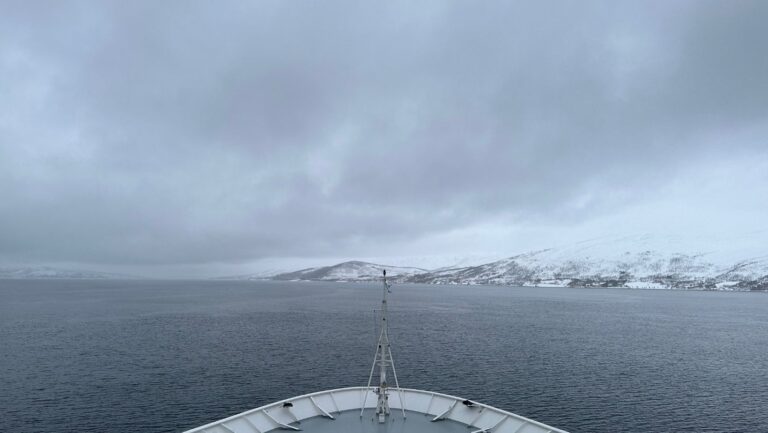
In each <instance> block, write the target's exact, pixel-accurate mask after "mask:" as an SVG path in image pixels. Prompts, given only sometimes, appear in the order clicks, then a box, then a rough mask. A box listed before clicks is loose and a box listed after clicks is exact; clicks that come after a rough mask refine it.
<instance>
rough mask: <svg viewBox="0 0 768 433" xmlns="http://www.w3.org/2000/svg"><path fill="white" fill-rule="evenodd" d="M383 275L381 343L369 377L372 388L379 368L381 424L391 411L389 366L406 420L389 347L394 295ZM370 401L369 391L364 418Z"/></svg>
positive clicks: (378, 404)
mask: <svg viewBox="0 0 768 433" xmlns="http://www.w3.org/2000/svg"><path fill="white" fill-rule="evenodd" d="M382 274H383V278H382V281H383V295H382V298H381V329H380V331H379V341H378V343H377V344H376V354H375V355H374V356H373V365H372V366H371V374H370V375H369V376H368V388H370V387H371V380H372V379H373V372H374V370H375V369H376V366H377V365H378V366H379V387H378V388H376V389H375V390H374V393H375V394H376V395H377V396H378V399H377V402H376V417H378V419H379V423H383V422H385V421H386V419H387V416H388V415H389V413H390V409H389V385H388V384H387V366H392V375H393V376H394V378H395V389H396V390H397V391H398V392H399V395H400V406H401V409H402V411H403V418H405V402H404V400H403V393H402V390H401V389H400V384H399V383H398V381H397V373H396V372H395V360H394V359H392V349H391V348H390V345H389V334H388V323H387V293H392V291H391V290H390V285H389V284H388V283H387V270H386V269H383V270H382ZM367 399H368V391H367V390H366V392H365V398H364V399H363V404H362V408H361V409H360V416H361V417H362V416H363V411H364V410H365V401H366V400H367Z"/></svg>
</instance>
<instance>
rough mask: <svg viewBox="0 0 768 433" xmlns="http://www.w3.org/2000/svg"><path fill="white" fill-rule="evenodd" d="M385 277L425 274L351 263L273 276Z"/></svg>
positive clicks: (277, 277)
mask: <svg viewBox="0 0 768 433" xmlns="http://www.w3.org/2000/svg"><path fill="white" fill-rule="evenodd" d="M384 269H386V270H387V275H388V276H392V277H404V276H408V275H414V274H419V273H423V272H427V271H426V270H425V269H420V268H409V267H397V266H386V265H378V264H375V263H368V262H360V261H351V262H344V263H339V264H337V265H333V266H324V267H320V268H307V269H302V270H300V271H296V272H289V273H285V274H280V275H275V276H274V277H272V278H273V279H275V280H312V281H371V280H377V279H379V278H381V273H382V270H384Z"/></svg>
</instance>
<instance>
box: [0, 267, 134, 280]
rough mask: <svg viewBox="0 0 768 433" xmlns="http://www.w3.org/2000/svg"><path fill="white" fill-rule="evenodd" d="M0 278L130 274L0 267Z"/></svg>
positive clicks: (92, 277) (89, 277)
mask: <svg viewBox="0 0 768 433" xmlns="http://www.w3.org/2000/svg"><path fill="white" fill-rule="evenodd" d="M0 278H8V279H35V278H37V279H87V280H95V279H130V278H136V277H133V276H130V275H123V274H114V273H109V272H95V271H83V270H73V269H61V268H54V267H50V266H17V267H0Z"/></svg>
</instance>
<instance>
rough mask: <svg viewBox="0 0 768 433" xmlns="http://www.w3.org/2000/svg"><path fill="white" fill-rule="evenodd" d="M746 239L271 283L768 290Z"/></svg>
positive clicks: (621, 245)
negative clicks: (385, 279) (385, 281)
mask: <svg viewBox="0 0 768 433" xmlns="http://www.w3.org/2000/svg"><path fill="white" fill-rule="evenodd" d="M746 241H748V242H745V240H743V239H742V240H741V242H733V243H731V244H728V243H726V244H720V245H718V244H717V243H712V242H701V245H699V247H702V246H704V247H709V250H707V249H704V248H698V249H697V248H692V247H690V245H687V248H684V247H686V245H685V244H684V242H682V240H681V239H680V238H676V237H654V236H650V235H642V236H627V237H621V238H598V239H593V240H589V241H584V242H580V243H577V244H573V245H568V246H565V247H558V248H548V249H543V250H536V251H530V252H527V253H523V254H518V255H515V256H512V257H508V258H505V259H502V260H497V261H493V262H490V263H485V264H481V265H476V266H454V267H444V268H439V269H434V270H424V269H420V268H409V267H389V266H385V265H379V264H374V263H366V262H359V261H351V262H343V263H339V264H337V265H333V266H326V267H319V268H308V269H302V270H299V271H295V272H288V273H282V274H278V275H274V276H272V277H271V279H273V280H289V281H296V280H298V281H372V280H376V279H378V278H380V276H381V270H382V269H387V275H388V276H390V277H391V278H392V280H393V281H396V282H401V283H424V284H478V285H489V284H490V285H514V286H551V287H629V288H650V289H705V290H768V254H765V251H764V250H763V248H764V247H763V245H765V244H762V243H761V242H760V239H757V238H754V239H753V238H749V239H746ZM745 245H746V247H745ZM718 247H719V248H718ZM691 250H694V251H691ZM680 251H682V252H680ZM760 253H763V254H760ZM756 254H757V255H756ZM749 255H752V256H751V257H750V256H749ZM745 256H746V257H745Z"/></svg>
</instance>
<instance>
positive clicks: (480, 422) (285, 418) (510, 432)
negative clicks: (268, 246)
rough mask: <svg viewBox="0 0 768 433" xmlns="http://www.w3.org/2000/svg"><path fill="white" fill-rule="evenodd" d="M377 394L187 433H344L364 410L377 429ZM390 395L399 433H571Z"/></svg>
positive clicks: (310, 400) (505, 415) (255, 412)
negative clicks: (456, 431) (443, 427)
mask: <svg viewBox="0 0 768 433" xmlns="http://www.w3.org/2000/svg"><path fill="white" fill-rule="evenodd" d="M374 390H375V388H373V387H370V388H366V387H353V388H340V389H333V390H328V391H320V392H316V393H313V394H306V395H302V396H298V397H293V398H289V399H286V400H282V401H278V402H275V403H271V404H268V405H266V406H262V407H259V408H256V409H251V410H249V411H246V412H243V413H240V414H238V415H235V416H231V417H229V418H225V419H222V420H219V421H216V422H213V423H210V424H206V425H204V426H202V427H198V428H195V429H192V430H188V431H187V432H186V433H203V432H204V433H264V432H268V431H274V430H304V431H321V430H322V431H340V432H343V431H346V430H347V429H346V428H340V429H338V430H337V429H334V424H333V423H334V421H336V418H337V417H338V416H339V414H341V413H347V412H349V411H355V414H354V416H355V417H358V416H359V415H360V412H361V409H366V412H365V414H364V415H363V421H364V422H366V423H375V421H373V420H372V419H371V417H372V415H373V410H374V409H375V408H376V400H377V395H376V394H375V393H374ZM390 391H391V392H390V395H389V404H390V408H391V415H390V417H392V418H395V417H396V418H398V428H397V430H398V431H400V432H409V431H414V432H416V431H423V430H424V426H425V422H428V423H429V426H430V428H429V429H430V430H432V431H440V424H441V421H448V422H450V421H454V422H457V423H460V424H463V425H464V426H467V427H470V428H471V430H469V431H470V432H483V431H485V432H493V433H548V432H549V433H566V432H565V431H564V430H560V429H557V428H554V427H550V426H547V425H545V424H542V423H540V422H537V421H533V420H531V419H528V418H525V417H522V416H520V415H515V414H513V413H510V412H507V411H504V410H501V409H497V408H495V407H491V406H488V405H484V404H482V403H478V402H474V401H473V402H472V403H471V405H467V404H465V401H466V400H464V399H462V398H459V397H454V396H450V395H446V394H440V393H436V392H430V391H422V390H417V389H407V388H402V389H401V390H397V389H390ZM363 402H365V403H363ZM363 404H365V406H364V407H363ZM367 409H370V410H367ZM403 409H405V414H410V413H416V417H411V418H416V419H411V418H406V419H402V418H403V416H402V411H403ZM419 414H421V415H423V416H419ZM317 417H322V418H324V420H325V421H323V423H321V424H317V423H314V424H313V425H314V426H316V428H304V427H306V426H302V425H300V424H301V421H304V420H309V419H311V418H317ZM425 418H426V419H425ZM393 422H394V420H393ZM377 425H378V424H377ZM317 426H324V427H321V428H317ZM338 427H341V425H338ZM382 427H385V426H382ZM409 427H410V428H409ZM385 429H386V427H385Z"/></svg>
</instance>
